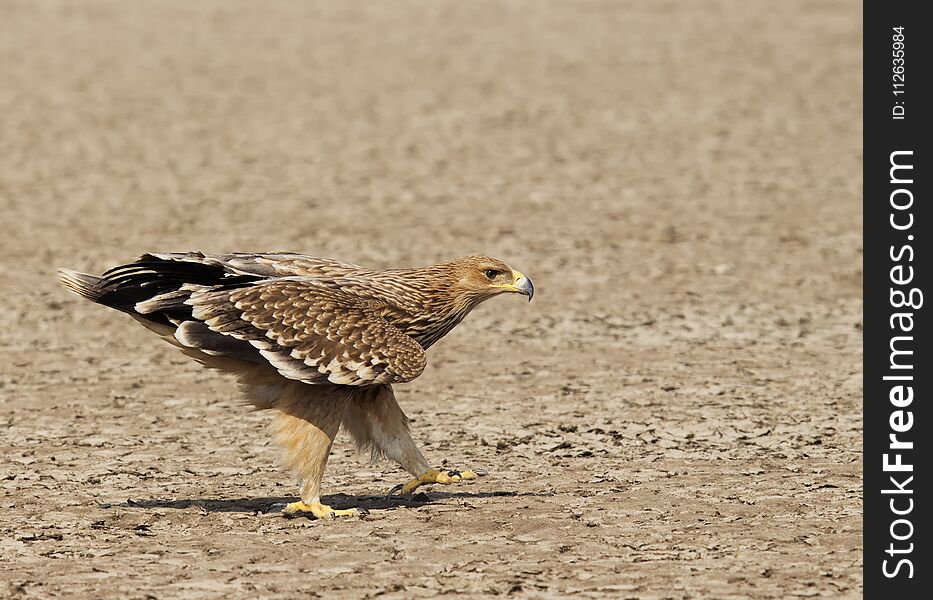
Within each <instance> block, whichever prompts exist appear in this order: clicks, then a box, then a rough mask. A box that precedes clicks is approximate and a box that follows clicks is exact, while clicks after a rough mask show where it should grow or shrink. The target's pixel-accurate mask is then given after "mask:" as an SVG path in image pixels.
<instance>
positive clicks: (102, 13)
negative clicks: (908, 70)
mask: <svg viewBox="0 0 933 600" xmlns="http://www.w3.org/2000/svg"><path fill="white" fill-rule="evenodd" d="M847 4H850V3H844V2H823V3H818V4H817V3H811V2H781V3H771V4H769V5H768V7H767V12H765V11H764V9H763V8H756V6H755V3H743V2H738V1H726V2H706V1H702V2H681V3H670V2H668V3H650V4H649V3H634V2H632V3H629V2H600V1H587V2H580V3H542V2H535V1H531V0H528V1H516V2H508V3H499V2H470V3H456V2H432V3H429V4H425V3H414V2H412V3H409V2H398V3H391V5H390V4H385V5H371V4H365V5H364V4H362V3H356V2H350V3H340V4H339V7H338V5H337V4H336V3H335V4H333V5H330V4H321V5H312V4H308V3H279V4H276V5H275V9H274V10H272V9H270V8H264V5H261V4H258V3H240V2H219V1H216V2H214V1H210V2H208V1H205V2H198V3H196V4H194V5H189V4H188V3H182V2H163V3H146V4H134V5H133V7H132V9H129V8H126V7H125V6H124V5H123V4H122V3H117V2H107V1H95V2H90V3H84V4H73V3H65V2H44V3H33V2H11V1H7V2H3V3H2V6H3V11H4V25H3V34H2V35H0V72H2V73H3V76H4V77H3V78H4V85H3V86H0V107H2V113H3V119H0V155H2V156H3V157H4V158H3V161H2V162H0V221H2V222H3V224H4V228H3V236H2V237H0V257H2V259H0V288H2V294H0V297H2V298H3V309H4V310H3V311H0V327H2V331H3V332H4V335H3V336H2V338H0V397H2V403H0V436H2V437H0V452H2V457H3V458H2V461H0V506H2V509H3V514H4V518H3V519H2V520H0V563H2V564H0V596H2V597H13V598H55V597H69V598H81V597H88V598H105V597H110V598H146V597H154V598H225V597H251V598H252V597H262V598H292V597H296V596H299V595H303V596H310V597H314V596H318V597H322V598H364V597H376V596H381V597H386V598H400V599H401V598H421V597H423V598H428V597H435V596H438V595H441V594H449V593H456V592H459V593H463V594H465V595H467V596H469V597H483V596H495V595H511V596H514V597H527V598H547V597H564V596H565V595H566V594H571V593H572V594H574V595H576V596H579V597H592V598H646V599H647V598H678V599H679V598H790V597H795V596H827V597H833V598H845V597H852V598H855V597H859V595H860V592H861V556H860V551H861V499H860V494H861V457H860V446H861V444H860V434H861V432H860V428H861V422H860V412H861V329H860V326H861V323H860V319H861V300H860V296H861V270H860V264H861V245H860V228H861V212H860V210H859V196H860V188H861V181H860V164H859V161H860V158H861V157H860V151H859V147H860V138H861V130H860V125H859V119H860V112H861V104H860V98H861V94H860V77H859V70H860V66H861V63H860V60H861V50H860V39H859V36H860V17H859V14H858V8H857V7H851V6H847ZM817 56H818V57H822V58H821V59H820V60H815V59H814V57H817ZM816 89H818V90H819V93H814V90H816ZM187 249H201V250H204V251H214V252H218V251H227V250H262V249H268V250H280V249H287V250H294V251H301V252H307V253H312V254H316V255H322V256H332V257H337V258H342V259H345V260H351V261H353V262H358V263H362V264H367V265H372V266H377V267H382V266H399V265H418V264H427V263H431V262H435V261H437V260H441V259H444V258H449V257H452V256H457V255H462V254H467V253H471V252H484V253H488V254H491V255H494V256H498V257H500V258H502V259H504V260H506V261H508V262H509V263H510V264H512V265H514V266H516V267H517V268H519V269H521V270H522V271H524V272H527V273H528V274H529V275H530V276H531V277H532V278H533V279H534V281H535V284H536V286H537V288H538V293H537V295H536V297H535V300H534V302H532V303H531V304H527V303H524V302H521V301H519V300H518V299H516V298H499V299H496V300H494V301H492V302H490V303H488V304H486V305H483V306H482V307H481V308H479V309H478V310H477V311H475V312H474V313H473V314H472V315H470V317H469V318H468V319H467V320H466V321H465V322H464V323H463V324H462V325H461V326H460V327H458V328H457V329H456V330H455V331H454V332H453V333H452V334H451V335H450V336H448V338H446V339H445V340H443V341H442V342H441V343H440V344H438V345H437V346H436V347H435V348H432V350H431V352H430V353H429V367H428V369H427V371H426V373H425V374H424V375H423V376H422V377H421V378H419V379H417V380H416V381H414V382H412V383H411V384H409V385H406V386H399V387H398V395H399V400H400V402H401V404H402V406H403V407H404V408H405V409H406V411H407V412H408V413H409V415H410V416H412V417H413V429H414V433H415V436H416V438H418V439H419V440H421V441H422V442H423V444H424V448H425V451H426V453H427V454H428V455H429V457H431V458H432V460H434V461H437V462H440V461H442V460H446V461H448V463H447V464H449V465H450V466H451V467H454V466H455V467H470V468H476V469H484V470H486V471H488V475H487V476H485V477H483V478H481V479H479V480H476V481H471V482H464V483H462V484H460V485H458V486H450V487H435V488H431V489H426V490H425V491H424V492H423V493H421V494H418V495H416V496H415V497H414V498H411V499H407V500H400V499H392V500H385V499H383V494H384V493H385V492H386V491H387V490H388V489H389V488H390V487H392V486H393V485H394V484H396V483H398V482H400V481H402V480H403V479H404V474H403V473H402V472H401V471H399V470H398V469H396V468H394V467H393V466H392V465H388V464H369V463H368V462H367V461H366V460H365V459H364V458H363V457H360V456H357V455H356V454H355V453H354V452H353V450H352V448H351V447H350V444H349V442H348V440H347V439H346V438H345V437H341V438H340V439H338V443H337V447H336V449H335V452H334V455H333V457H332V459H331V462H330V465H329V468H328V473H327V476H326V478H325V495H329V496H328V497H327V498H325V499H326V500H329V501H330V502H332V503H333V504H334V505H335V506H338V507H345V506H351V505H354V504H355V505H360V506H363V507H366V508H369V514H368V515H367V516H364V517H362V518H352V519H347V520H331V521H311V520H307V519H285V518H283V517H282V516H281V514H280V513H279V510H280V508H281V505H282V503H284V502H288V501H291V500H293V499H294V493H295V489H296V487H295V483H294V482H293V481H292V480H291V478H290V476H289V475H288V474H287V473H285V472H284V471H283V470H281V469H280V468H279V466H278V465H277V460H278V451H277V450H276V448H275V447H274V446H272V445H270V435H269V430H268V425H269V420H270V416H269V415H267V414H262V413H248V412H246V410H244V409H243V408H242V407H241V405H240V404H239V400H238V398H237V393H236V390H235V387H234V384H233V382H232V381H230V380H229V379H226V378H224V377H223V376H220V375H217V374H213V373H208V372H205V371H202V370H200V369H199V368H198V367H197V365H195V364H191V363H189V362H188V361H187V360H186V359H184V357H182V356H180V355H179V354H177V353H175V352H174V351H173V350H172V349H171V348H170V347H168V346H167V345H165V344H162V343H161V342H159V341H158V340H156V339H155V338H154V337H153V336H151V334H149V333H148V332H146V331H144V330H143V329H142V328H140V327H138V326H137V325H135V324H134V323H132V322H131V321H130V320H129V319H128V318H126V317H123V316H121V315H118V314H116V313H114V312H112V311H107V310H105V309H103V308H100V307H95V306H92V305H90V304H88V303H82V302H81V301H79V300H78V299H76V298H73V297H70V296H68V295H67V294H66V292H65V291H64V290H63V289H61V288H60V287H59V286H58V284H57V282H56V280H55V276H54V269H55V268H57V267H61V266H68V267H73V268H78V269H82V270H89V271H99V270H102V269H104V268H106V267H108V266H110V265H112V264H115V263H117V262H120V261H124V260H126V259H128V258H131V257H132V256H134V255H136V254H138V253H140V252H143V251H147V250H187Z"/></svg>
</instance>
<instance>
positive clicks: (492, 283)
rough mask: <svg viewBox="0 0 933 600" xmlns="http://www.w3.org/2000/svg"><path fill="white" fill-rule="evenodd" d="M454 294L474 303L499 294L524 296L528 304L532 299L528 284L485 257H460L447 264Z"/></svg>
mask: <svg viewBox="0 0 933 600" xmlns="http://www.w3.org/2000/svg"><path fill="white" fill-rule="evenodd" d="M448 265H449V267H450V269H451V271H452V274H453V275H454V279H455V284H454V285H455V287H456V288H457V290H458V291H459V292H461V293H463V294H465V295H467V296H469V297H471V298H472V299H474V301H475V302H477V303H478V302H482V301H483V300H487V299H489V298H492V297H493V296H498V295H499V294H506V293H512V294H524V295H525V296H528V301H529V302H530V301H531V297H532V296H534V293H535V286H534V285H533V284H532V283H531V280H530V279H528V278H527V277H525V276H524V275H522V273H521V272H520V271H516V270H515V269H513V268H512V267H510V266H509V265H507V264H505V263H504V262H502V261H501V260H498V259H495V258H490V257H488V256H464V257H463V258H458V259H456V260H454V261H451V262H450V263H448Z"/></svg>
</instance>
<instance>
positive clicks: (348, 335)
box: [59, 252, 534, 517]
mask: <svg viewBox="0 0 933 600" xmlns="http://www.w3.org/2000/svg"><path fill="white" fill-rule="evenodd" d="M59 273H60V278H61V281H62V283H63V284H64V285H65V286H66V287H67V288H68V289H70V290H71V291H73V292H75V293H76V294H78V295H80V296H82V297H84V298H86V299H88V300H91V301H92V302H96V303H98V304H103V305H105V306H109V307H111V308H115V309H117V310H120V311H122V312H125V313H128V314H129V315H131V316H132V317H133V318H135V319H136V320H137V321H139V322H140V323H142V324H143V325H145V326H146V327H147V328H149V329H151V330H153V331H155V332H156V333H158V334H159V335H161V336H162V337H163V338H164V339H166V340H167V341H169V342H170V343H172V344H173V345H175V346H177V347H179V348H180V349H181V350H182V351H183V352H185V354H187V355H189V356H192V357H193V358H195V359H197V360H198V361H200V362H202V363H203V364H205V365H207V366H210V367H213V368H217V369H221V370H224V371H227V372H231V373H234V374H236V375H237V376H238V377H239V379H240V381H241V383H242V384H243V385H244V388H245V391H246V395H247V399H248V400H249V401H250V402H251V403H252V404H253V405H254V406H255V407H257V408H271V409H275V410H277V411H278V413H279V415H278V417H277V418H276V421H275V424H276V430H277V431H278V432H279V435H278V438H279V440H280V441H281V442H282V443H283V445H285V447H286V449H287V451H288V453H287V454H288V464H289V465H291V466H292V467H293V468H294V469H295V470H296V471H298V472H299V474H300V476H301V479H302V484H301V492H300V496H301V499H300V501H299V502H295V503H293V504H290V505H289V506H288V507H286V512H287V513H307V514H310V515H312V516H315V517H322V516H335V515H344V514H351V513H352V511H338V510H334V509H331V508H330V507H328V506H325V505H323V504H321V503H320V486H321V479H322V477H323V473H324V466H325V465H326V463H327V457H328V455H329V453H330V448H331V444H332V443H333V439H334V437H335V435H336V433H337V429H338V428H339V426H340V425H341V424H342V425H343V426H344V428H345V429H346V430H348V431H349V432H350V433H351V435H352V436H353V437H354V438H355V440H356V442H357V444H358V445H359V446H360V447H362V448H367V449H369V450H370V451H371V452H372V453H373V455H374V456H384V457H386V458H389V459H392V460H394V461H396V462H397V463H399V464H400V465H401V466H402V467H403V468H404V469H405V470H407V471H408V472H409V473H411V474H412V476H413V477H414V479H412V480H411V481H409V482H407V483H406V484H404V485H402V486H397V487H398V488H400V489H401V491H403V492H405V493H408V492H411V491H413V490H414V489H416V488H417V487H419V486H420V485H423V484H426V483H453V482H456V481H460V480H463V479H469V478H472V477H475V473H473V472H472V471H450V472H445V471H440V470H437V469H432V468H430V465H429V463H428V462H427V460H426V459H425V458H424V456H423V455H422V454H421V451H420V450H419V449H418V447H417V445H416V444H415V442H414V440H412V438H411V435H410V433H409V431H408V421H407V419H406V417H405V415H404V413H403V412H402V410H401V408H400V407H399V406H398V404H397V402H396V401H395V395H394V394H393V392H392V388H391V384H393V383H404V382H407V381H411V380H412V379H414V378H416V377H418V376H419V375H420V374H421V373H422V371H423V370H424V368H425V366H426V364H427V360H426V356H425V351H426V350H427V349H428V348H430V346H431V345H432V344H434V343H435V342H436V341H437V340H439V339H440V338H441V337H443V336H444V335H446V334H447V333H448V332H449V331H450V330H451V329H453V328H454V327H455V326H456V325H457V324H458V323H459V322H460V321H461V320H462V319H463V318H464V317H465V316H466V315H467V314H468V313H469V312H470V311H471V310H472V309H473V308H474V307H475V306H476V305H478V304H479V303H481V302H483V301H485V300H488V299H490V298H492V297H494V296H497V295H499V294H503V293H517V294H522V295H525V296H527V297H528V299H529V300H530V299H531V297H532V296H533V294H534V286H533V285H532V283H531V280H530V279H528V278H527V277H525V276H524V275H522V274H521V273H520V272H518V271H516V270H514V269H512V268H511V267H509V266H508V265H506V264H505V263H503V262H502V261H500V260H496V259H494V258H489V257H486V256H467V257H463V258H459V259H455V260H451V261H448V262H443V263H439V264H436V265H432V266H429V267H423V268H415V269H387V270H372V269H366V268H364V267H360V266H357V265H354V264H350V263H344V262H339V261H335V260H329V259H322V258H316V257H311V256H305V255H301V254H291V253H264V254H249V253H235V254H219V255H206V254H201V253H197V252H189V253H170V254H155V253H153V254H144V255H143V256H141V257H139V258H138V259H137V260H136V261H134V262H132V263H128V264H125V265H120V266H118V267H114V268H113V269H110V270H109V271H107V272H105V273H104V274H103V275H101V276H99V277H98V276H94V275H87V274H84V273H79V272H77V271H71V270H67V269H62V270H61V271H60V272H59Z"/></svg>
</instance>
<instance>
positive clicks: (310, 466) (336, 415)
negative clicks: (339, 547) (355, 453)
mask: <svg viewBox="0 0 933 600" xmlns="http://www.w3.org/2000/svg"><path fill="white" fill-rule="evenodd" d="M346 404H347V394H346V392H345V391H344V390H343V389H341V388H339V387H337V386H313V387H312V386H308V385H304V384H301V383H298V382H294V383H287V384H285V385H284V386H283V389H282V392H281V394H279V395H278V396H277V397H276V398H275V399H274V400H273V401H272V405H271V407H270V408H273V409H275V410H277V411H278V414H277V415H276V417H275V420H274V421H273V429H274V430H275V432H276V438H277V441H278V442H279V443H280V444H281V445H282V446H283V447H284V448H285V453H286V454H285V458H286V464H287V465H288V466H289V467H290V468H291V469H292V470H294V471H295V472H297V473H298V475H299V476H300V478H301V489H300V496H301V500H300V501H298V502H292V503H291V504H289V505H288V506H286V507H285V509H284V511H283V512H285V513H287V514H297V513H310V514H312V515H314V516H315V517H317V518H319V519H320V518H325V517H335V516H349V515H356V514H359V511H358V510H356V509H348V510H336V509H333V508H331V507H329V506H327V505H326V504H321V479H323V477H324V468H325V467H326V466H327V457H328V456H329V455H330V449H331V446H332V445H333V442H334V437H335V436H336V435H337V430H338V429H339V428H340V421H341V419H342V417H343V413H344V410H345V408H346Z"/></svg>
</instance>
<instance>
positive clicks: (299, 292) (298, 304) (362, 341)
mask: <svg viewBox="0 0 933 600" xmlns="http://www.w3.org/2000/svg"><path fill="white" fill-rule="evenodd" d="M186 304H188V305H190V306H191V307H192V311H191V314H192V317H193V318H194V319H197V320H199V321H202V322H203V323H204V324H205V325H206V326H207V328H208V329H210V330H211V331H213V332H215V333H217V334H221V335H224V336H229V337H232V338H235V339H237V340H241V341H246V342H249V343H250V344H251V345H252V346H254V347H255V348H256V349H258V350H259V353H260V354H261V355H262V356H263V358H265V359H266V360H267V361H268V362H269V363H270V364H271V365H272V366H273V367H275V368H276V369H277V370H278V371H279V373H281V374H282V375H283V376H285V377H288V378H290V379H297V380H300V381H303V382H306V383H311V384H323V383H336V384H341V385H372V384H385V383H402V382H406V381H411V380H412V379H414V378H415V377H417V376H418V375H420V374H421V372H422V371H423V370H424V367H425V362H426V360H425V354H424V349H423V348H422V347H421V346H420V345H419V344H418V343H417V342H416V341H415V340H413V339H412V338H410V337H408V336H407V335H405V334H404V333H402V332H401V331H399V330H398V329H397V328H396V327H394V326H393V325H392V324H390V323H389V322H388V321H387V320H386V319H385V318H383V316H382V313H383V311H384V310H385V309H386V305H385V304H384V303H383V302H381V301H378V300H372V299H362V298H360V297H359V296H357V295H354V294H350V293H347V292H345V291H343V290H341V289H340V288H339V287H338V286H337V285H335V284H334V282H333V280H331V279H325V278H322V279H313V278H303V279H299V278H286V279H276V280H270V281H265V282H260V283H256V284H254V285H250V286H248V287H242V288H238V289H230V290H222V291H213V290H204V291H195V292H193V293H192V294H191V297H190V299H188V300H187V301H186Z"/></svg>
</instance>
